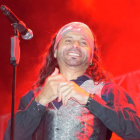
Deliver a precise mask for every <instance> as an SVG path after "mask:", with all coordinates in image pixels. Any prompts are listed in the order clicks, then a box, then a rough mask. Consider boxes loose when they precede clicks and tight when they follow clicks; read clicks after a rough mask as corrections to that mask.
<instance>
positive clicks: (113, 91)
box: [87, 83, 140, 140]
mask: <svg viewBox="0 0 140 140" xmlns="http://www.w3.org/2000/svg"><path fill="white" fill-rule="evenodd" d="M102 98H103V99H101V98H100V97H98V96H97V95H96V94H95V96H94V98H93V100H91V102H90V104H89V106H88V107H87V108H88V109H89V110H90V112H91V113H93V114H94V115H95V116H97V117H98V118H99V119H100V120H101V121H102V122H103V123H104V125H105V126H106V127H107V128H108V129H110V130H111V131H113V132H115V133H116V134H117V135H119V136H120V137H122V138H128V139H137V140H138V139H140V118H139V117H138V116H137V114H136V109H135V105H134V103H133V101H132V99H131V97H130V96H129V95H128V94H127V93H126V92H125V91H124V90H123V89H122V88H121V87H119V86H117V85H115V84H112V83H108V84H106V85H105V86H104V87H103V89H102Z"/></svg>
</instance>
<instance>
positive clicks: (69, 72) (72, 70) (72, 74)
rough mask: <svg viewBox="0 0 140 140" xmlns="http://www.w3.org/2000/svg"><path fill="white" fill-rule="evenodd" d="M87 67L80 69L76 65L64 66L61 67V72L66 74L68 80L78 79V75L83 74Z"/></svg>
mask: <svg viewBox="0 0 140 140" xmlns="http://www.w3.org/2000/svg"><path fill="white" fill-rule="evenodd" d="M85 71H86V70H85V69H81V68H80V69H79V68H76V67H63V68H60V73H61V74H62V75H64V76H65V77H66V78H67V80H69V81H70V80H74V79H77V77H79V76H81V75H83V74H84V73H85Z"/></svg>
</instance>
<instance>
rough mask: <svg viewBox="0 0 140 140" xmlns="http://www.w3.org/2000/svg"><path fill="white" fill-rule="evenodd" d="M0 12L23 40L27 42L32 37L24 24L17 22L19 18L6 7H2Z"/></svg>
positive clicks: (30, 31)
mask: <svg viewBox="0 0 140 140" xmlns="http://www.w3.org/2000/svg"><path fill="white" fill-rule="evenodd" d="M1 10H2V12H3V14H4V15H5V16H6V17H7V18H8V19H9V20H10V22H11V23H12V25H13V26H14V28H15V29H16V30H18V31H19V33H20V34H21V36H22V38H23V39H25V40H29V39H31V38H32V37H33V32H32V30H31V29H29V28H27V27H26V25H25V23H24V22H22V21H21V20H19V18H18V17H17V16H16V15H15V14H14V13H13V12H12V11H11V10H10V9H9V8H8V7H6V6H5V5H2V6H1Z"/></svg>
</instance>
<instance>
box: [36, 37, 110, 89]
mask: <svg viewBox="0 0 140 140" xmlns="http://www.w3.org/2000/svg"><path fill="white" fill-rule="evenodd" d="M94 38H95V36H94ZM55 40H56V35H55V36H54V37H53V40H52V43H51V44H50V45H49V46H47V50H46V53H45V55H44V56H45V60H44V63H43V65H42V67H41V69H40V72H39V79H38V81H37V82H36V83H35V85H34V86H35V87H36V86H37V87H40V86H42V85H43V84H44V82H45V79H46V78H47V77H48V76H50V75H51V74H52V73H53V71H54V70H55V67H56V68H58V69H59V65H58V63H57V59H56V58H55V57H54V44H55ZM94 45H95V47H94V55H93V58H92V64H90V65H89V67H88V69H87V70H86V74H88V75H89V76H90V77H91V78H92V79H93V81H94V82H97V83H100V82H102V81H108V80H109V77H108V75H107V73H106V71H105V70H104V69H103V67H102V62H101V58H100V51H99V47H98V45H97V41H96V39H95V41H94Z"/></svg>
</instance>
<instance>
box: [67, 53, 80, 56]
mask: <svg viewBox="0 0 140 140" xmlns="http://www.w3.org/2000/svg"><path fill="white" fill-rule="evenodd" d="M68 54H69V55H72V56H80V55H79V54H77V53H68Z"/></svg>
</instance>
